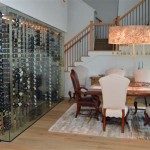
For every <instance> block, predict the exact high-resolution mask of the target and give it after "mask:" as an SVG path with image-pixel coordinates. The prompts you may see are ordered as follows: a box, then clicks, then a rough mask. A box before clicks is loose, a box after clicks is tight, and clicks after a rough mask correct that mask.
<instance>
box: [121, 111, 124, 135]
mask: <svg viewBox="0 0 150 150" xmlns="http://www.w3.org/2000/svg"><path fill="white" fill-rule="evenodd" d="M124 116H125V110H124V109H122V128H121V132H122V133H124V122H125V117H124Z"/></svg>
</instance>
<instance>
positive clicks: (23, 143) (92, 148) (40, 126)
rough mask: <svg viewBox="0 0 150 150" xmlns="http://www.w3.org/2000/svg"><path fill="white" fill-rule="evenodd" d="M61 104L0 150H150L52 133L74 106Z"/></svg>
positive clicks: (149, 144) (147, 145)
mask: <svg viewBox="0 0 150 150" xmlns="http://www.w3.org/2000/svg"><path fill="white" fill-rule="evenodd" d="M72 103H73V102H68V101H67V100H65V101H63V102H61V103H60V104H58V105H57V106H56V107H54V108H53V109H52V110H51V111H49V112H48V113H47V114H46V115H45V116H43V117H42V118H41V119H40V120H39V121H37V122H36V123H35V124H33V125H32V126H31V127H30V128H28V129H27V130H26V131H25V132H24V133H22V134H21V135H19V136H18V137H17V138H16V139H15V140H14V141H12V142H10V143H5V142H0V150H118V149H119V150H149V149H150V141H142V140H131V139H130V140H126V139H117V138H102V137H94V136H85V135H72V134H60V133H50V132H48V129H49V127H50V126H51V125H53V124H54V123H55V122H56V120H57V119H58V118H59V117H60V116H61V115H62V114H63V113H64V112H65V111H66V110H67V109H68V108H69V107H70V105H72Z"/></svg>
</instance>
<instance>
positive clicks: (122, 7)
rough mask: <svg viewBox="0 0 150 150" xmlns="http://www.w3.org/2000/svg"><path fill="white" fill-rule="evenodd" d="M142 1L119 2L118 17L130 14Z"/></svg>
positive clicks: (125, 0)
mask: <svg viewBox="0 0 150 150" xmlns="http://www.w3.org/2000/svg"><path fill="white" fill-rule="evenodd" d="M140 1H141V0H119V10H118V16H122V15H124V13H126V12H128V11H129V10H130V9H131V8H132V7H133V6H135V5H136V4H137V3H139V2H140Z"/></svg>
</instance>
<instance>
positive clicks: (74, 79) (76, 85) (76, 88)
mask: <svg viewBox="0 0 150 150" xmlns="http://www.w3.org/2000/svg"><path fill="white" fill-rule="evenodd" d="M70 77H71V81H72V84H73V88H74V91H75V94H77V93H78V94H79V90H80V82H79V78H78V75H77V73H76V71H75V70H74V69H72V70H71V73H70Z"/></svg>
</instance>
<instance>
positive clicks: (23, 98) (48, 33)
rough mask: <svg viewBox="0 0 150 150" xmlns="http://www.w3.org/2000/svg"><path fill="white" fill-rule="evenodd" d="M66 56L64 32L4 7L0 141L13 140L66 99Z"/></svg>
mask: <svg viewBox="0 0 150 150" xmlns="http://www.w3.org/2000/svg"><path fill="white" fill-rule="evenodd" d="M0 5H1V4H0ZM62 54H63V33H62V32H61V31H59V30H57V29H55V28H53V27H51V26H49V25H47V24H45V23H43V22H41V21H39V20H36V19H34V18H32V17H30V16H28V15H25V14H23V13H21V12H18V11H16V10H14V9H12V8H10V7H7V6H0V140H2V141H11V140H13V139H14V138H15V137H16V136H17V135H19V134H20V133H22V132H23V131H24V130H25V129H27V128H28V127H29V126H30V125H32V124H33V123H34V122H35V121H37V120H38V119H39V118H40V117H41V116H43V115H44V114H45V113H46V112H47V111H49V110H50V109H51V108H52V107H53V106H55V105H56V104H57V103H58V102H60V101H61V100H62V99H63V93H64V92H63V89H64V88H63V85H64V84H63V59H62V58H63V56H62Z"/></svg>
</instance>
